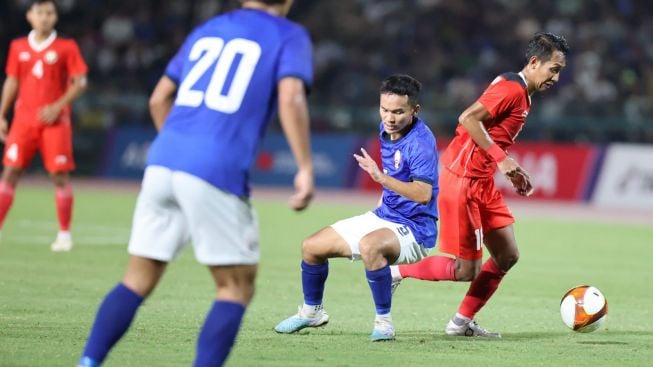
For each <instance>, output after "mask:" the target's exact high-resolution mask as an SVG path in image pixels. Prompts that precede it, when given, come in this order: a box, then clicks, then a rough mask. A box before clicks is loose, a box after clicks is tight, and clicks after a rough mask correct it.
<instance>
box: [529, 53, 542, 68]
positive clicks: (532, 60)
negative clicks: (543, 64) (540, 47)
mask: <svg viewBox="0 0 653 367" xmlns="http://www.w3.org/2000/svg"><path fill="white" fill-rule="evenodd" d="M539 63H540V59H539V58H538V57H537V56H531V58H530V59H528V66H529V67H530V68H531V69H533V70H535V69H537V67H538V65H539Z"/></svg>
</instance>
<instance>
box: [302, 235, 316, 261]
mask: <svg viewBox="0 0 653 367" xmlns="http://www.w3.org/2000/svg"><path fill="white" fill-rule="evenodd" d="M318 248H319V245H318V242H317V241H316V240H315V239H314V238H313V236H311V237H308V238H306V239H304V241H302V257H303V258H304V259H306V258H307V257H308V258H312V257H315V256H317V255H318Z"/></svg>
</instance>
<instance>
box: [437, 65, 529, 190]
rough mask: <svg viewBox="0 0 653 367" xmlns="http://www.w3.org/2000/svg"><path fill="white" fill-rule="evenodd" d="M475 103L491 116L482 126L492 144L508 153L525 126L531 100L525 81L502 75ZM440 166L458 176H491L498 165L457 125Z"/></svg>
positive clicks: (511, 74)
mask: <svg viewBox="0 0 653 367" xmlns="http://www.w3.org/2000/svg"><path fill="white" fill-rule="evenodd" d="M478 102H479V103H480V104H482V105H483V106H484V107H485V108H486V109H487V110H488V112H489V113H490V118H488V119H487V120H485V121H483V125H484V126H485V129H486V130H487V132H488V134H490V137H491V138H492V140H494V142H495V143H496V144H497V145H499V147H501V149H503V150H507V149H508V148H509V147H510V146H511V145H512V144H513V143H514V142H515V139H517V135H518V134H519V132H520V131H521V129H522V128H523V127H524V124H525V123H526V116H528V112H529V111H530V108H531V99H530V96H529V95H528V90H527V89H526V81H525V80H524V78H523V77H522V76H521V74H518V73H505V74H501V75H499V76H498V77H496V78H495V79H494V81H492V84H490V86H489V87H487V89H486V90H485V92H483V94H482V95H481V97H480V98H479V99H478ZM441 160H442V166H443V167H446V168H448V169H449V170H451V171H452V172H453V173H455V174H457V175H458V176H461V177H490V176H492V175H494V172H495V171H496V169H497V165H496V163H495V162H494V159H492V157H490V156H489V155H488V154H487V153H486V152H485V151H484V150H483V149H481V148H480V147H479V146H478V145H477V144H476V143H475V142H474V140H473V139H472V137H471V136H470V135H469V133H467V130H466V129H465V127H464V126H462V125H458V128H456V136H455V137H454V138H453V140H452V141H451V143H450V144H449V146H448V147H447V150H446V151H445V152H444V154H443V155H442V158H441Z"/></svg>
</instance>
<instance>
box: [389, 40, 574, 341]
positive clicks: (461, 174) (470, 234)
mask: <svg viewBox="0 0 653 367" xmlns="http://www.w3.org/2000/svg"><path fill="white" fill-rule="evenodd" d="M568 51H569V47H568V45H567V41H566V40H565V39H564V38H563V37H560V36H557V35H554V34H551V33H537V34H535V36H534V37H533V38H532V39H531V40H530V42H529V44H528V47H527V50H526V65H525V66H524V67H523V69H522V70H521V72H519V73H504V74H502V75H500V76H498V77H496V78H495V79H494V81H493V82H492V83H491V84H490V86H489V87H488V88H487V89H486V90H485V92H484V93H483V94H482V95H481V96H480V97H479V99H478V100H477V101H476V102H474V103H473V104H472V105H471V106H469V107H468V108H467V109H466V110H465V111H464V112H463V113H462V114H461V115H460V117H459V118H458V121H459V125H458V127H457V129H456V136H455V137H454V139H453V140H452V141H451V143H450V144H449V146H448V147H447V150H446V152H445V153H444V154H443V156H442V159H441V161H442V166H443V169H442V172H441V173H440V181H439V183H440V194H439V197H438V209H439V212H440V251H441V252H444V253H447V254H450V255H453V256H454V257H455V258H451V257H448V256H429V257H427V258H425V259H423V260H422V261H420V262H417V263H414V264H408V265H399V266H398V267H392V268H391V271H392V273H393V281H394V282H393V285H394V286H395V287H396V285H398V284H399V281H400V280H401V279H402V278H417V279H424V280H431V281H438V280H450V281H471V284H470V286H469V290H468V291H467V294H466V295H465V297H464V299H463V301H462V303H461V305H460V307H459V308H458V312H457V313H456V314H455V315H454V316H453V318H452V319H451V320H450V321H449V323H448V325H447V326H446V328H445V333H446V334H447V335H459V336H481V337H500V336H501V335H500V334H499V333H494V332H489V331H487V330H485V329H483V328H481V327H479V326H478V325H477V324H476V322H475V321H474V317H475V316H476V314H477V313H478V311H479V310H480V309H481V308H482V307H483V306H484V305H485V304H486V303H487V301H488V300H489V299H490V297H491V296H492V294H493V293H494V292H495V291H496V290H497V288H498V287H499V284H500V282H501V280H502V279H503V276H504V275H505V274H506V272H507V271H508V270H509V269H510V268H511V267H512V266H513V265H515V263H516V262H517V259H518V258H519V250H518V248H517V242H516V240H515V234H514V232H513V223H514V222H515V219H514V218H513V216H512V213H511V212H510V210H509V209H508V206H507V205H506V203H505V201H504V199H503V197H502V195H501V193H499V191H497V189H496V187H495V185H494V178H493V177H494V173H495V171H496V169H497V168H498V169H499V170H500V172H501V173H502V174H504V175H505V176H506V177H507V178H508V179H509V180H510V181H511V183H512V185H513V186H514V188H515V189H516V191H517V193H519V194H520V195H523V196H529V195H530V194H531V193H532V191H533V186H532V184H531V181H530V178H529V176H528V173H526V171H525V170H523V169H522V168H521V167H520V165H519V164H518V163H517V162H516V161H515V160H514V159H513V158H511V157H509V156H508V155H507V154H506V150H507V149H508V148H509V147H510V146H511V145H512V144H513V143H514V142H515V139H516V138H517V135H518V134H519V132H520V131H521V129H522V127H523V126H524V123H525V122H526V116H528V112H529V111H530V107H531V95H532V94H533V93H535V92H538V91H544V90H547V89H549V88H551V87H552V86H553V85H554V84H555V83H556V82H558V80H559V78H560V72H561V70H562V69H563V68H564V67H565V65H566V61H565V58H566V54H567V52H568ZM481 244H485V247H487V249H488V251H489V252H490V258H489V259H488V260H487V261H485V262H484V263H483V262H482V255H483V252H482V246H481ZM393 288H394V287H393Z"/></svg>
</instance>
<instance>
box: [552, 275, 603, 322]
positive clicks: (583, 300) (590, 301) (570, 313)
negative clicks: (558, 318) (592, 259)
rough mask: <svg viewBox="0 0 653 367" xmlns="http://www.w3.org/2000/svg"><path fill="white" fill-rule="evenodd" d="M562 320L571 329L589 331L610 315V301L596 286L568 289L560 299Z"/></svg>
mask: <svg viewBox="0 0 653 367" xmlns="http://www.w3.org/2000/svg"><path fill="white" fill-rule="evenodd" d="M560 314H561V315H562V322H564V323H565V325H567V326H568V327H569V328H570V329H572V330H574V331H578V332H581V333H589V332H592V331H594V330H596V329H598V328H600V327H601V326H602V325H603V324H604V323H605V318H606V317H607V316H608V301H607V300H606V299H605V296H603V293H601V291H599V290H598V289H597V288H596V287H592V286H589V285H580V286H578V287H574V288H572V289H570V290H569V291H567V293H565V295H564V296H563V297H562V300H561V301H560Z"/></svg>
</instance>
